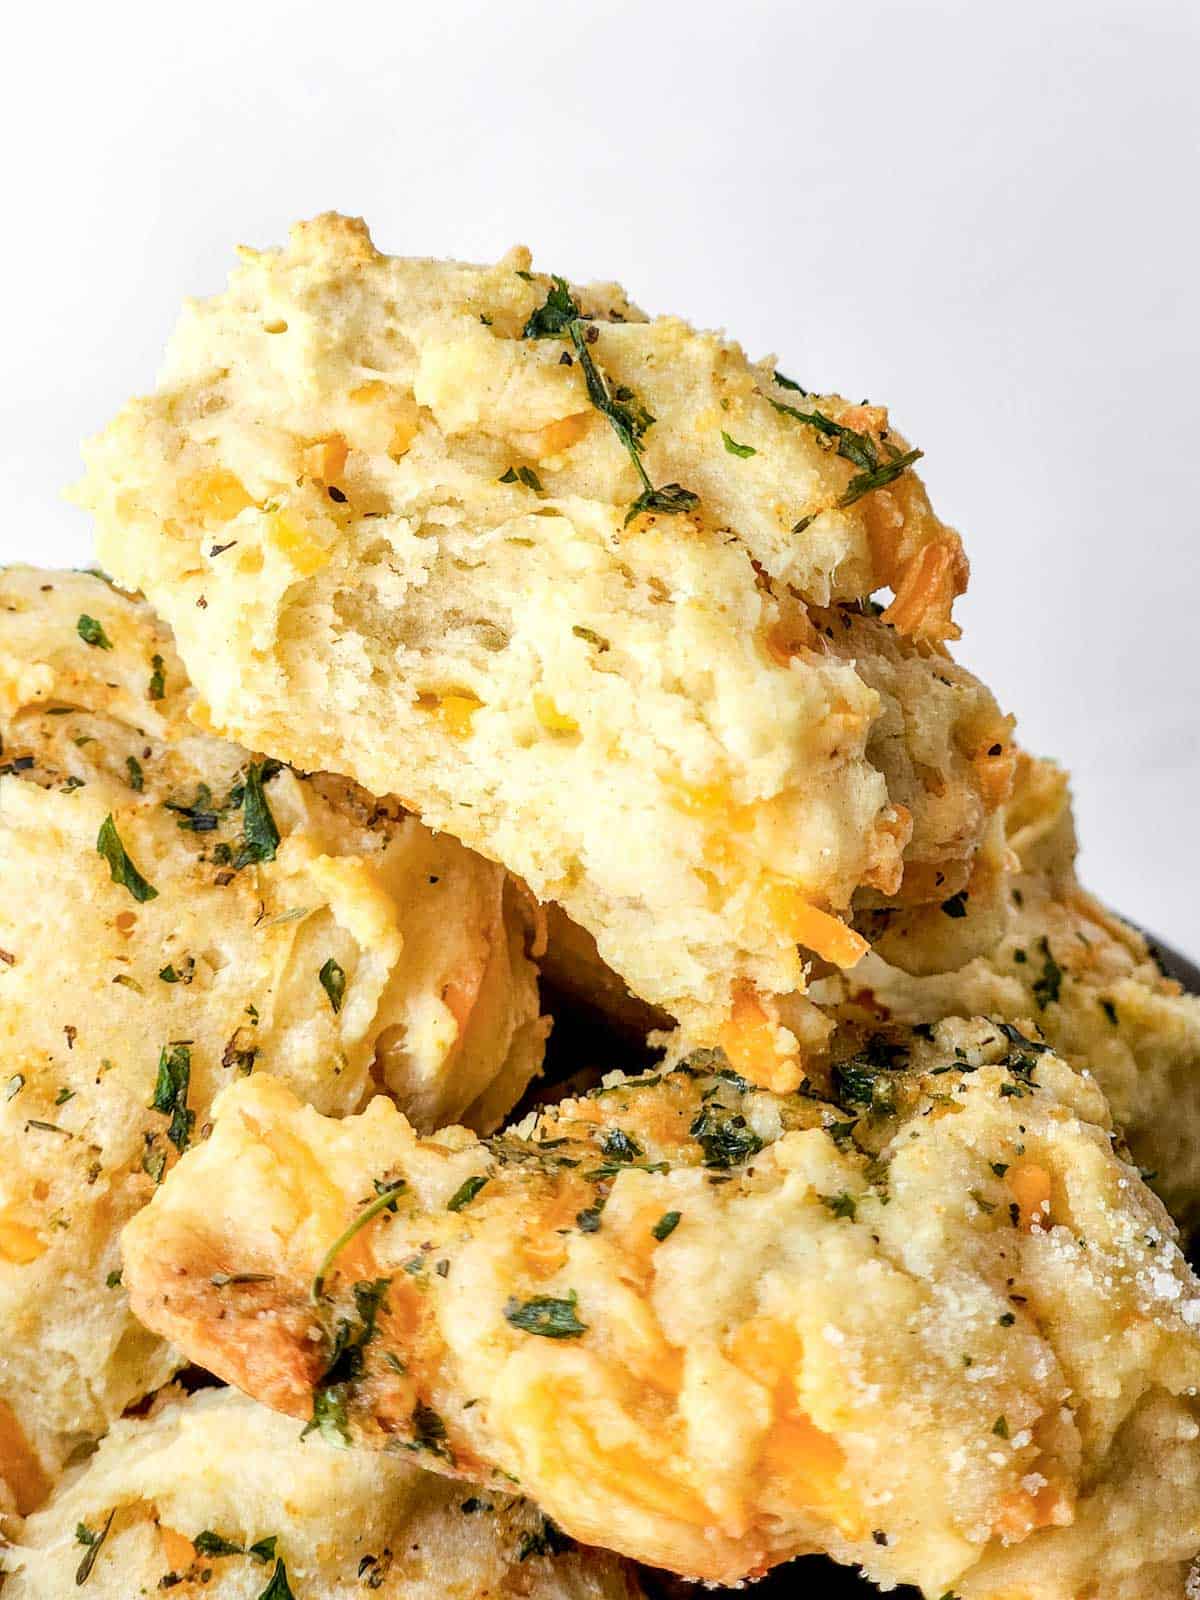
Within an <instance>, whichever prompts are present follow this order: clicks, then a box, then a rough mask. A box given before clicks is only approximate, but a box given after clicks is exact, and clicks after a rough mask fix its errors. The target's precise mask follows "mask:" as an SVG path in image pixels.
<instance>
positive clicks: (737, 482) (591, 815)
mask: <svg viewBox="0 0 1200 1600" xmlns="http://www.w3.org/2000/svg"><path fill="white" fill-rule="evenodd" d="M529 266H530V262H529V257H528V253H527V252H523V251H514V252H513V253H511V254H510V255H509V256H507V257H506V258H504V260H502V261H500V262H499V263H497V264H496V265H495V266H492V267H471V266H465V265H462V264H460V263H454V262H436V261H429V260H403V259H397V258H391V257H387V256H384V255H382V254H381V253H379V252H378V251H377V250H376V249H375V247H374V246H373V244H372V243H371V241H370V238H369V236H368V234H367V232H366V230H365V228H364V227H363V226H362V224H361V223H358V222H354V221H351V220H349V219H346V218H342V217H337V216H324V217H319V218H317V219H316V220H315V221H313V222H310V223H306V224H302V225H300V226H299V227H298V228H296V229H295V230H294V231H293V234H292V236H291V240H290V243H289V245H288V246H287V248H286V249H283V250H279V251H265V252H253V251H245V252H243V253H242V260H241V264H240V266H239V267H238V269H237V271H236V272H235V274H234V275H233V278H232V280H231V284H230V287H229V289H228V291H227V292H226V293H224V294H222V295H219V296H216V297H215V298H213V299H211V300H208V301H204V302H199V303H196V304H193V305H192V306H190V307H189V309H188V310H187V311H186V312H185V315H184V318H183V320H182V322H181V325H180V327H179V329H178V331H177V333H176V335H175V337H174V339H173V341H172V345H171V348H170V353H169V356H168V360H167V365H166V370H165V372H164V375H163V380H162V384H161V387H160V388H159V390H158V392H157V393H156V394H155V395H153V396H151V397H149V398H148V399H144V400H140V401H135V402H133V403H132V404H131V405H130V406H128V407H127V408H126V409H125V410H124V411H123V412H122V414H121V415H120V416H119V417H118V418H117V419H116V421H115V422H114V423H113V424H112V426H111V427H110V428H109V429H108V430H107V431H106V432H105V433H104V434H103V435H102V436H101V437H100V438H99V439H98V440H96V441H94V442H93V443H92V445H91V446H89V449H88V464H89V471H88V475H87V478H86V480H85V484H84V486H83V488H82V491H81V492H82V498H83V499H84V501H85V502H86V503H87V504H88V505H90V506H91V507H92V508H93V509H94V511H95V513H96V517H97V526H98V538H99V549H100V552H101V558H102V559H103V560H104V561H105V563H106V564H107V565H108V567H109V569H110V570H111V571H113V572H114V573H115V574H116V576H117V577H118V578H119V579H120V581H122V582H123V583H125V584H127V585H130V586H134V587H139V588H141V589H144V590H145V592H146V593H147V594H148V596H149V597H150V599H151V600H152V601H153V602H154V603H155V604H156V605H157V606H159V607H160V608H161V610H162V612H163V615H164V616H165V617H166V618H167V620H168V621H169V622H170V623H171V625H172V626H173V628H174V629H175V631H176V635H177V638H178V641H179V647H180V650H181V652H182V654H183V657H184V659H185V661H186V662H187V664H188V668H189V670H190V672H191V674H192V676H193V678H194V679H195V681H196V683H197V685H198V687H199V689H200V691H201V693H202V694H203V696H204V699H205V702H206V705H207V708H208V715H209V716H210V717H211V720H212V723H213V725H214V726H215V727H217V728H220V729H221V730H223V731H225V732H226V733H228V734H230V735H231V736H233V737H237V738H239V739H242V740H244V741H245V742H247V743H248V744H250V745H252V746H253V747H254V748H256V749H261V750H264V751H266V752H267V753H269V754H271V755H275V756H279V757H282V758H284V759H289V760H293V761H295V762H297V763H299V764H301V765H303V766H308V767H313V766H317V767H325V768H328V769H330V770H335V771H339V772H344V773H347V774H348V775H349V776H351V777H353V778H355V779H356V780H357V781H358V782H360V783H362V784H364V785H365V786H366V787H367V788H368V789H370V790H372V791H373V792H375V793H387V792H396V793H399V794H401V795H402V796H404V797H405V799H406V800H408V801H409V802H411V804H412V806H413V808H414V809H415V810H417V811H418V812H419V813H420V814H421V816H422V817H423V818H424V819H425V820H426V821H427V822H429V823H431V824H432V825H434V826H436V827H438V828H443V829H446V830H448V831H449V832H451V833H453V834H455V835H456V836H457V837H459V838H461V839H462V840H464V841H465V842H466V843H468V844H469V845H471V846H472V847H473V848H476V849H478V850H480V851H481V852H482V853H484V854H485V855H487V856H489V857H491V858H493V859H495V860H498V861H501V862H503V863H504V864H505V865H507V866H508V867H510V868H511V869H512V870H513V871H515V872H516V873H518V874H519V875H520V876H521V877H522V878H523V879H524V880H525V881H526V882H527V883H528V884H529V886H530V888H531V889H532V891H533V892H534V894H535V895H536V896H537V897H538V898H539V899H540V900H542V901H555V902H560V903H561V904H562V906H563V907H564V909H565V910H566V911H567V913H568V914H569V915H570V916H571V917H573V918H574V919H575V920H576V921H577V922H578V923H580V924H581V925H582V926H583V927H585V928H586V929H587V930H588V931H589V932H590V933H591V934H592V935H593V936H594V937H595V938H596V940H597V942H598V944H599V948H600V951H601V954H602V955H603V956H604V958H605V959H606V960H607V961H608V963H609V964H610V965H611V966H612V967H613V968H615V969H616V970H618V971H620V972H621V973H622V974H623V975H624V977H625V978H626V979H627V981H628V982H629V984H630V986H631V988H632V989H633V990H634V991H635V992H636V993H637V994H639V995H640V996H641V997H642V998H643V999H644V1000H646V1001H648V1002H650V1003H652V1004H654V1005H657V1006H659V1007H661V1008H663V1009H664V1010H665V1011H667V1012H668V1013H670V1014H671V1015H673V1016H674V1017H676V1018H677V1019H678V1020H679V1021H680V1022H681V1023H683V1024H684V1025H685V1027H687V1028H688V1029H689V1036H690V1037H692V1038H694V1039H707V1040H709V1041H711V1039H712V1037H713V1036H714V1035H715V1034H716V1033H717V1032H718V1031H719V1030H720V1028H721V1027H722V1026H723V1025H725V1024H732V1033H731V1036H730V1038H729V1039H728V1040H727V1041H726V1042H727V1046H728V1047H729V1048H731V1049H732V1050H734V1051H736V1050H737V1037H738V1036H740V1034H741V1033H743V1032H744V1030H745V1026H746V1023H747V1020H748V1019H749V1021H750V1023H751V1024H752V1025H753V1026H754V1027H756V1028H757V1029H758V1031H759V1033H760V1034H761V1036H762V1038H763V1040H764V1041H765V1047H764V1049H762V1050H754V1049H747V1050H746V1051H745V1052H744V1054H745V1056H746V1060H745V1062H744V1067H745V1070H747V1071H752V1072H755V1073H762V1074H763V1075H764V1077H765V1080H766V1081H769V1082H772V1083H774V1084H776V1085H777V1086H779V1087H787V1086H788V1085H789V1084H794V1083H795V1082H796V1081H797V1079H798V1077H799V1073H800V1067H799V1065H798V1062H799V1057H800V1056H801V1055H802V1054H803V1051H804V1049H805V1048H809V1049H811V1048H812V1047H813V1046H814V1045H815V1044H817V1043H819V1041H820V1038H821V1036H822V1034H823V1031H824V1025H823V1022H822V1019H821V1018H820V1017H819V1015H818V1014H817V1013H815V1012H814V1011H813V1010H812V1009H811V1008H810V1007H806V1006H804V1005H803V1004H801V1003H799V1002H798V1001H794V1002H793V1003H792V1005H791V1007H790V1010H789V1011H788V1014H787V1015H786V1016H784V1015H782V1014H781V1013H779V1012H777V1011H775V1010H773V1009H772V1007H771V1005H770V997H771V996H773V995H797V994H799V992H800V991H802V989H803V986H804V981H805V972H806V963H807V962H808V960H809V959H810V957H811V956H813V955H816V956H819V957H821V958H823V959H825V960H827V961H830V962H833V963H834V964H838V965H852V964H853V962H854V961H855V960H856V959H857V958H858V957H859V956H860V955H861V953H862V950H863V948H864V944H863V941H862V939H861V938H860V937H859V936H858V935H857V934H856V933H854V932H853V930H851V929H849V928H848V927H847V926H846V925H845V924H846V920H847V919H848V918H849V917H850V916H851V914H852V912H853V911H854V909H855V903H856V897H861V896H862V895H866V897H867V900H868V902H870V903H872V904H878V903H890V902H892V901H895V902H896V903H899V904H909V903H912V902H914V901H915V902H916V903H918V904H924V903H926V902H927V901H928V900H929V899H930V897H931V896H937V897H944V895H945V893H947V892H956V890H957V889H958V888H960V887H962V886H963V885H964V884H966V883H967V882H968V881H970V880H972V878H973V875H974V874H975V868H976V858H977V857H978V856H979V854H980V852H981V850H983V848H984V846H985V844H986V842H987V840H988V838H989V837H990V831H989V830H990V828H991V824H992V818H993V817H994V815H995V811H996V808H997V805H998V804H999V802H1000V800H1001V799H1002V798H1003V793H1004V791H1005V788H1006V784H1007V778H1008V771H1009V767H1010V764H1011V757H1010V755H1009V751H1008V725H1007V722H1006V720H1005V719H1004V718H1003V717H1001V715H1000V713H999V712H998V711H997V709H996V706H995V704H994V702H993V701H992V699H991V697H990V695H988V694H987V692H986V691H985V690H983V689H982V687H981V686H980V685H978V684H977V683H976V682H975V680H973V679H971V678H970V676H969V674H966V673H965V672H962V671H961V669H958V668H954V667H952V665H950V664H949V662H948V658H947V656H946V654H945V645H944V642H943V641H944V640H946V639H947V638H950V637H953V636H955V634H956V629H955V628H954V626H953V624H952V622H951V620H950V607H951V604H952V601H953V599H954V596H955V595H956V594H957V593H958V592H959V591H960V590H961V588H962V587H963V585H964V584H965V580H966V565H965V561H964V558H963V556H962V551H961V547H960V544H959V540H958V537H957V535H956V534H954V533H953V532H952V531H951V530H949V529H947V528H946V527H945V526H944V525H943V524H942V523H940V522H939V521H938V520H937V518H936V517H935V516H934V515H933V513H932V511H931V510H930V508H929V504H928V501H927V499H926V496H925V492H924V489H923V487H922V485H921V483H920V481H919V480H918V479H917V477H916V476H915V474H914V472H913V470H912V452H910V451H909V450H908V449H907V446H906V445H905V443H904V441H903V440H900V439H899V438H898V436H896V435H895V434H894V432H893V431H892V430H891V429H890V427H889V425H888V420H887V414H886V412H885V411H884V410H883V409H882V408H880V407H870V406H854V405H850V404H848V403H847V402H846V401H844V400H842V399H840V398H838V397H837V396H834V395H827V396H821V397H815V396H810V395H808V394H807V393H805V391H803V390H801V389H799V388H798V386H797V385H796V384H795V383H793V382H791V381H790V380H788V379H786V378H781V377H780V375H779V374H778V373H777V372H776V371H775V369H774V368H773V366H772V365H771V364H770V363H762V364H759V365H754V364H752V363H750V362H749V361H747V359H746V357H745V356H744V355H743V353H742V352H741V350H740V349H739V348H738V347H737V346H736V345H735V344H733V343H731V342H729V341H727V340H725V339H723V338H721V337H719V336H717V335H714V334H706V333H700V332H697V331H695V330H694V329H692V328H690V327H688V326H687V325H686V324H685V323H683V322H681V321H679V320H678V319H674V318H668V317H660V318H657V319H655V320H647V319H646V318H645V317H644V316H643V315H642V313H640V312H639V311H637V310H636V308H635V307H633V306H631V305H630V303H629V302H628V300H627V299H626V297H625V296H624V294H623V292H622V291H621V290H620V289H619V288H617V287H616V286H614V285H594V286H592V287H590V288H571V287H569V286H568V285H566V284H565V283H564V282H563V281H562V280H558V279H550V278H547V277H545V276H538V275H533V274H532V273H531V272H530V271H529ZM885 588H890V589H891V590H892V591H893V595H894V598H893V600H892V603H891V605H890V606H889V607H888V608H887V610H886V611H885V612H884V613H883V616H882V618H881V619H878V620H876V619H874V618H872V617H870V616H867V615H865V614H864V613H865V612H868V611H877V610H878V609H879V608H877V607H874V606H873V605H871V604H869V603H868V597H869V596H870V595H871V594H872V593H873V592H874V591H876V590H880V589H885ZM831 607H832V608H833V610H834V611H835V612H836V613H839V616H838V620H836V621H830V620H827V619H825V618H824V617H822V616H821V615H818V614H816V613H819V612H820V611H821V609H822V608H825V609H828V608H831ZM851 617H853V619H854V621H853V627H854V634H855V644H854V648H850V646H849V644H848V643H847V641H846V640H844V639H843V638H842V635H843V632H844V626H843V624H845V626H846V627H849V626H850V619H851ZM943 667H944V669H945V670H944V672H942V670H941V669H942V668H943ZM939 673H941V677H940V678H939ZM943 684H944V686H945V687H944V692H943ZM939 874H940V875H941V876H940V877H939ZM985 875H986V874H985ZM976 882H977V887H978V891H979V893H978V898H979V899H980V901H982V898H983V885H982V879H976ZM947 884H949V885H950V887H949V888H947V887H946V886H947ZM968 932H969V930H968V929H967V927H965V926H964V927H963V928H961V929H959V930H958V933H959V934H960V936H961V937H962V938H966V937H967V936H968ZM760 997H766V999H765V1003H764V1001H763V1000H762V999H760ZM756 1007H757V1008H758V1009H757V1010H756V1009H755V1008H756Z"/></svg>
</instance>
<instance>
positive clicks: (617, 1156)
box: [600, 1128, 646, 1165]
mask: <svg viewBox="0 0 1200 1600" xmlns="http://www.w3.org/2000/svg"><path fill="white" fill-rule="evenodd" d="M600 1148H601V1150H603V1152H604V1154H605V1155H606V1156H607V1157H608V1159H609V1160H610V1161H616V1162H618V1163H620V1164H622V1165H625V1164H628V1163H629V1162H633V1161H640V1160H641V1158H642V1157H643V1156H644V1155H645V1153H646V1152H645V1151H644V1150H643V1149H642V1147H641V1145H640V1144H639V1143H638V1142H637V1140H636V1139H635V1138H634V1137H633V1136H632V1135H631V1134H628V1133H626V1132H625V1130H624V1128H610V1129H609V1130H608V1132H607V1133H606V1134H605V1135H604V1138H603V1140H602V1141H601V1144H600Z"/></svg>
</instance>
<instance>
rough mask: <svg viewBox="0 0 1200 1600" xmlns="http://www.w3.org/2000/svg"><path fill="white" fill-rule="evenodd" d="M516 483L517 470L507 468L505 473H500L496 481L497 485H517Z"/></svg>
mask: <svg viewBox="0 0 1200 1600" xmlns="http://www.w3.org/2000/svg"><path fill="white" fill-rule="evenodd" d="M518 481H519V480H518V478H517V469H516V468H515V467H509V469H508V471H507V472H502V473H501V474H500V476H499V477H498V478H497V479H496V482H497V483H517V482H518Z"/></svg>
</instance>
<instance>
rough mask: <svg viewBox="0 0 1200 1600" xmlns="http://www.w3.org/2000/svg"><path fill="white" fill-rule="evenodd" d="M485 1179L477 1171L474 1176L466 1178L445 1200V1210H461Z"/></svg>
mask: <svg viewBox="0 0 1200 1600" xmlns="http://www.w3.org/2000/svg"><path fill="white" fill-rule="evenodd" d="M487 1181H488V1180H487V1178H486V1177H483V1176H481V1175H480V1174H478V1173H477V1174H476V1175H475V1177H473V1178H468V1179H467V1180H466V1182H465V1183H461V1184H460V1185H459V1186H458V1188H457V1189H456V1190H455V1191H454V1193H453V1194H452V1195H451V1196H450V1198H449V1200H447V1201H446V1210H447V1211H461V1210H462V1209H463V1207H464V1206H469V1205H470V1204H471V1201H472V1200H474V1198H475V1196H476V1195H477V1194H478V1193H479V1191H480V1189H482V1188H483V1186H484V1184H485V1183H486V1182H487Z"/></svg>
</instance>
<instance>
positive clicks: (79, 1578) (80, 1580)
mask: <svg viewBox="0 0 1200 1600" xmlns="http://www.w3.org/2000/svg"><path fill="white" fill-rule="evenodd" d="M116 1514H117V1508H116V1506H114V1507H113V1509H112V1510H111V1511H110V1512H109V1513H108V1520H107V1521H106V1522H105V1524H104V1526H103V1527H102V1528H101V1529H100V1531H99V1533H97V1532H96V1531H95V1530H94V1529H93V1528H89V1527H88V1525H87V1523H86V1522H78V1523H76V1525H75V1541H76V1543H77V1544H82V1545H86V1546H87V1551H86V1553H85V1555H84V1558H83V1560H82V1561H81V1562H80V1563H79V1565H78V1567H76V1569H75V1584H76V1587H82V1586H83V1585H84V1584H85V1583H86V1582H87V1581H88V1579H89V1578H90V1577H91V1575H92V1568H93V1567H94V1566H95V1565H96V1557H97V1556H98V1555H99V1554H100V1546H101V1545H102V1544H103V1543H104V1541H105V1539H107V1538H108V1530H109V1529H110V1528H111V1527H112V1525H113V1518H114V1517H115V1516H116Z"/></svg>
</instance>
